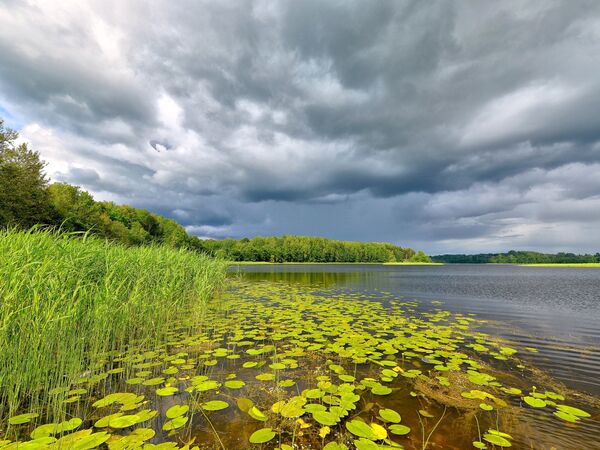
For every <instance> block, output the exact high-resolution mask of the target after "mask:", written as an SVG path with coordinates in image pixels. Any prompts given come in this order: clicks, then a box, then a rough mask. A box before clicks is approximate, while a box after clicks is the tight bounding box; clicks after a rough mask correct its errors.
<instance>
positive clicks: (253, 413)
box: [248, 406, 267, 422]
mask: <svg viewBox="0 0 600 450" xmlns="http://www.w3.org/2000/svg"><path fill="white" fill-rule="evenodd" d="M248 415H249V416H250V417H252V418H253V419H256V420H260V421H261V422H264V421H266V420H267V416H265V415H264V414H263V413H262V412H261V411H260V409H258V408H257V407H256V406H252V407H251V408H250V409H249V410H248Z"/></svg>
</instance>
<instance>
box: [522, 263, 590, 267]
mask: <svg viewBox="0 0 600 450" xmlns="http://www.w3.org/2000/svg"><path fill="white" fill-rule="evenodd" d="M519 266H526V267H597V268H600V263H538V264H519Z"/></svg>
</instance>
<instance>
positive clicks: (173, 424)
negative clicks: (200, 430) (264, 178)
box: [162, 416, 189, 431]
mask: <svg viewBox="0 0 600 450" xmlns="http://www.w3.org/2000/svg"><path fill="white" fill-rule="evenodd" d="M188 420H189V417H187V416H180V417H176V418H175V419H171V420H168V421H166V422H165V423H164V424H163V427H162V429H163V430H164V431H171V430H177V429H179V428H181V427H183V426H184V425H185V424H186V423H187V421H188Z"/></svg>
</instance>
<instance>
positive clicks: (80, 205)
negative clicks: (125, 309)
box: [0, 119, 429, 262]
mask: <svg viewBox="0 0 600 450" xmlns="http://www.w3.org/2000/svg"><path fill="white" fill-rule="evenodd" d="M17 141H18V134H17V133H16V132H15V131H13V130H11V129H9V128H6V127H5V126H4V122H3V121H2V119H0V227H20V228H30V227H32V226H35V225H48V226H53V227H57V228H60V229H61V230H62V231H65V232H73V233H77V232H81V233H87V232H89V233H92V234H94V235H97V236H99V237H102V238H105V239H109V240H112V241H116V242H119V243H121V244H125V245H150V244H164V245H168V246H171V247H176V248H186V249H190V250H195V251H200V252H204V253H207V254H209V255H212V256H219V257H222V258H225V259H227V260H231V261H269V262H400V261H408V260H410V261H419V262H427V261H429V257H428V256H427V255H425V254H424V253H423V252H415V251H414V250H412V249H410V248H401V247H398V246H395V245H392V244H388V243H365V242H342V241H333V240H329V239H325V238H319V237H302V236H283V237H260V238H254V239H240V240H234V239H225V240H202V239H199V238H198V237H196V236H192V235H189V234H188V233H187V231H186V230H185V228H184V227H183V226H182V225H180V224H179V223H177V222H175V221H174V220H172V219H169V218H166V217H163V216H160V215H158V214H153V213H151V212H149V211H147V210H145V209H140V208H133V207H131V206H128V205H117V204H115V203H112V202H102V201H96V200H94V198H93V197H92V196H91V195H90V194H89V193H88V192H86V191H84V190H82V189H81V188H79V187H78V186H73V185H70V184H67V183H50V182H49V180H48V178H47V177H46V175H45V173H44V167H45V163H44V162H43V161H42V160H41V159H40V155H39V153H38V152H36V151H34V150H32V149H31V148H29V146H28V145H27V144H26V143H21V144H18V143H17Z"/></svg>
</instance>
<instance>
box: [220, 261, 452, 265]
mask: <svg viewBox="0 0 600 450" xmlns="http://www.w3.org/2000/svg"><path fill="white" fill-rule="evenodd" d="M227 264H228V265H230V266H254V265H264V266H276V265H296V266H299V265H304V266H313V265H320V266H327V265H329V266H339V265H346V266H351V265H371V266H444V265H446V264H445V263H437V262H430V263H425V262H386V263H382V262H267V261H227Z"/></svg>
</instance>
